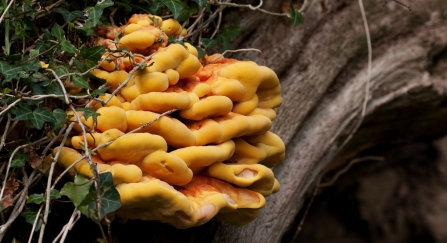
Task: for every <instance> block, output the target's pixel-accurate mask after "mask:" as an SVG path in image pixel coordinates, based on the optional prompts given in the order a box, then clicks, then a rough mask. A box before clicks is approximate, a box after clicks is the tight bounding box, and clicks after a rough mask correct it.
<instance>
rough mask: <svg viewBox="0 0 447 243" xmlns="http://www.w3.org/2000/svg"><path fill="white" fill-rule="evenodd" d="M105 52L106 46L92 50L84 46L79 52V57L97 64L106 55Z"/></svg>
mask: <svg viewBox="0 0 447 243" xmlns="http://www.w3.org/2000/svg"><path fill="white" fill-rule="evenodd" d="M105 51H106V47H105V46H95V47H92V48H88V47H86V46H83V47H82V48H81V50H80V52H79V56H80V57H81V58H84V59H87V60H91V61H94V62H97V61H98V60H99V59H101V57H102V54H104V52H105Z"/></svg>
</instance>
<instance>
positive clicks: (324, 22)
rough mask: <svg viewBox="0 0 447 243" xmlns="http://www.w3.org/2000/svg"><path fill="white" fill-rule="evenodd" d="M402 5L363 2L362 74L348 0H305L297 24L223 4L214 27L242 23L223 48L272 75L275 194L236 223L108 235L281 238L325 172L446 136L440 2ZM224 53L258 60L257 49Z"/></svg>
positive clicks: (286, 237)
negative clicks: (278, 95) (279, 156)
mask: <svg viewBox="0 0 447 243" xmlns="http://www.w3.org/2000/svg"><path fill="white" fill-rule="evenodd" d="M405 3H406V4H408V5H410V6H411V9H412V10H413V13H411V12H410V11H409V10H408V9H407V8H406V7H404V6H402V5H400V4H398V3H397V2H394V1H391V0H388V1H386V0H384V1H383V2H382V1H364V2H363V4H364V5H365V11H366V17H367V19H368V24H369V33H370V35H371V41H372V49H373V52H372V57H373V59H372V70H371V76H370V78H368V61H367V60H368V58H367V57H368V51H367V50H368V49H367V39H366V36H365V29H364V26H363V21H362V17H361V11H360V7H359V3H358V2H357V1H353V0H333V1H325V0H320V1H309V5H308V8H307V9H306V11H305V13H304V24H301V25H299V26H298V27H292V26H291V24H290V20H289V19H286V18H283V17H276V16H270V15H266V14H263V13H260V12H257V11H252V10H250V9H248V8H233V9H227V10H226V12H225V15H224V23H225V24H228V25H239V26H241V28H242V33H241V34H240V35H239V36H238V37H236V38H235V39H234V42H233V45H232V49H237V48H257V49H259V50H261V51H262V53H263V54H262V56H263V58H264V59H265V62H266V65H267V66H269V67H270V68H272V69H273V70H274V71H275V72H276V73H277V74H278V76H279V78H280V80H281V85H282V95H283V98H284V100H283V105H282V106H281V107H280V108H279V110H278V117H277V119H276V120H275V121H274V126H273V131H274V132H275V133H277V134H278V135H279V136H280V137H281V138H282V139H283V140H284V142H285V144H286V145H287V156H286V159H285V160H284V161H283V162H282V163H281V164H279V165H277V166H276V167H275V168H274V172H275V175H276V178H278V180H279V181H280V183H281V190H280V191H279V192H278V193H276V194H274V195H271V196H270V197H268V198H267V204H266V206H265V208H264V209H263V210H262V212H261V213H260V215H259V216H258V218H257V219H256V220H254V221H253V222H252V223H250V224H248V225H246V226H243V227H235V226H232V225H229V224H226V223H222V222H220V221H218V220H212V221H211V222H209V223H207V224H205V225H203V226H200V227H197V228H193V229H188V230H177V229H175V228H173V227H171V226H168V225H164V224H161V223H156V222H141V221H132V222H128V223H126V224H125V225H123V226H119V227H116V228H115V229H116V231H115V232H114V233H115V234H116V237H117V238H116V239H117V241H119V242H132V241H133V242H136V239H142V237H143V235H144V239H147V241H148V242H238V243H245V242H247V243H248V242H280V241H283V242H290V241H292V239H293V238H294V236H295V233H296V230H297V227H298V226H299V224H300V222H301V217H302V214H303V213H301V214H299V212H300V210H301V209H302V208H303V205H307V204H306V203H305V200H306V199H307V198H309V196H310V195H311V194H312V192H313V191H315V188H316V187H317V186H318V185H320V184H324V183H326V182H328V181H330V178H326V177H324V175H325V174H327V175H330V176H335V175H336V174H337V172H338V171H340V170H342V169H343V168H344V167H346V165H347V164H348V163H350V161H351V162H352V160H353V159H354V158H356V157H357V156H359V155H360V154H361V153H362V152H363V151H366V150H367V149H369V148H371V147H374V146H377V145H379V144H398V143H411V142H414V141H420V140H424V139H434V138H436V137H440V136H442V135H444V134H446V133H447V126H446V124H447V96H446V94H447V13H446V11H445V9H444V8H443V7H442V6H444V7H445V0H433V1H416V0H406V1H405ZM254 4H257V3H254ZM263 8H265V9H267V10H270V11H272V12H281V11H282V10H281V8H282V3H281V2H279V1H268V2H267V1H266V2H265V4H264V6H263ZM234 56H235V57H237V58H238V59H251V60H255V61H257V62H258V63H259V64H262V63H263V59H262V58H261V57H260V56H259V53H257V52H243V53H237V54H235V55H234ZM368 82H369V83H368ZM367 83H368V84H367ZM367 88H369V89H368V91H366V90H367ZM365 95H366V96H367V103H366V106H365V107H364V100H365ZM363 113H364V116H363V115H362V114H363ZM360 124H361V125H360ZM359 125H360V127H359ZM357 128H358V129H357ZM330 176H327V177H330ZM297 216H298V217H297ZM114 227H115V225H114ZM130 239H135V240H130Z"/></svg>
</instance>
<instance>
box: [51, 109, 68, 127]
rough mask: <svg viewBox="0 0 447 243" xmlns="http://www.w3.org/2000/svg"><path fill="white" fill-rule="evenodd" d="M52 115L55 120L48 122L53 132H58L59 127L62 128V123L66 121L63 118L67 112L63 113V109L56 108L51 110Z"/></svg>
mask: <svg viewBox="0 0 447 243" xmlns="http://www.w3.org/2000/svg"><path fill="white" fill-rule="evenodd" d="M53 116H54V119H56V121H55V122H50V127H51V128H52V130H53V131H54V132H55V133H59V131H60V129H61V128H62V125H63V124H64V123H65V122H67V121H66V120H65V119H66V117H67V113H65V111H64V110H62V109H60V108H56V109H54V110H53Z"/></svg>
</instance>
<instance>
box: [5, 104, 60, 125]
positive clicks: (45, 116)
mask: <svg viewBox="0 0 447 243" xmlns="http://www.w3.org/2000/svg"><path fill="white" fill-rule="evenodd" d="M14 113H15V115H16V119H17V120H20V121H29V122H30V125H31V128H36V129H39V130H40V129H42V127H43V124H44V123H45V122H55V121H56V119H55V118H54V116H53V114H52V113H51V111H50V110H49V109H48V108H46V107H37V108H36V109H35V110H34V111H31V109H30V107H29V106H21V107H19V108H17V109H16V110H15V111H14Z"/></svg>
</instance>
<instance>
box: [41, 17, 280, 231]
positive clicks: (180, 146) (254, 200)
mask: <svg viewBox="0 0 447 243" xmlns="http://www.w3.org/2000/svg"><path fill="white" fill-rule="evenodd" d="M98 35H99V37H98V42H97V44H98V45H105V46H106V47H107V48H108V50H113V52H109V53H105V54H104V55H105V56H108V57H109V58H111V59H113V60H110V59H109V61H105V62H103V63H102V65H101V66H100V67H99V68H97V69H94V70H93V71H92V72H91V73H92V75H94V76H96V77H97V78H99V79H103V80H105V82H106V83H107V85H108V87H109V89H108V92H109V93H106V94H104V95H101V96H99V97H98V100H97V101H96V102H94V103H93V104H92V105H91V106H90V108H92V109H95V110H96V112H97V113H99V114H100V116H98V117H97V120H96V122H94V121H93V118H92V117H89V118H88V119H85V118H84V117H83V116H82V113H79V114H78V115H81V116H80V121H78V120H77V119H76V116H71V122H75V123H76V124H75V126H74V132H72V134H71V144H70V143H69V144H66V146H65V147H62V149H61V151H60V153H59V155H58V157H57V158H56V157H54V156H56V155H57V154H58V151H59V148H58V147H57V148H54V150H53V151H52V153H51V154H50V155H49V159H48V160H50V161H51V160H52V159H54V160H56V161H57V163H58V165H59V166H61V167H62V168H67V167H69V166H71V165H72V164H73V163H74V162H76V161H77V160H79V159H80V158H81V157H82V151H83V148H85V147H87V148H90V149H93V148H96V147H98V146H102V147H101V148H100V149H98V150H97V153H96V155H94V156H92V161H93V163H97V165H98V167H99V171H100V172H111V173H112V175H113V183H114V185H115V187H116V189H117V190H118V192H119V194H120V200H121V207H120V208H119V209H118V210H116V211H115V212H113V213H111V214H109V218H116V219H119V220H122V221H125V220H129V219H141V220H158V221H161V222H165V223H168V224H171V225H173V226H175V227H177V228H189V227H194V226H198V225H201V224H204V223H206V222H207V221H209V220H210V219H211V218H213V217H215V216H217V217H218V218H220V219H221V220H224V221H227V222H230V223H232V224H235V225H244V224H247V223H249V222H250V221H252V220H254V219H255V218H256V216H257V215H258V213H259V211H260V210H261V208H262V207H264V205H265V198H264V197H266V196H269V195H271V194H272V193H275V192H277V191H278V190H279V187H280V186H279V182H278V180H277V179H276V178H275V176H274V174H273V172H272V169H271V168H272V167H273V166H275V164H277V163H279V162H281V161H282V160H283V159H284V156H285V146H284V143H283V142H282V140H281V139H280V138H279V137H278V136H277V135H275V134H274V133H273V132H271V131H269V130H270V128H271V125H272V120H273V119H275V116H276V109H277V107H279V106H280V105H281V101H282V100H281V96H280V93H281V87H280V83H279V80H278V77H277V75H276V74H275V73H274V72H273V71H272V70H271V69H269V68H268V67H265V66H259V65H257V64H256V63H254V62H251V61H238V60H235V59H229V58H224V57H223V56H222V55H220V54H214V55H211V56H205V57H203V58H201V59H199V58H198V52H197V49H196V48H195V47H193V46H192V45H190V44H188V43H187V44H185V45H181V44H169V43H168V36H172V37H174V38H176V37H179V36H184V35H186V30H185V29H184V28H182V26H181V25H180V24H179V23H178V22H177V21H176V20H174V19H168V20H162V19H161V18H160V17H158V16H152V15H137V14H136V15H134V16H132V18H131V19H130V20H129V22H128V23H127V24H126V25H124V26H121V27H117V28H111V27H108V28H103V29H100V31H99V32H98ZM118 37H119V38H118ZM123 48H125V49H126V50H127V51H130V52H132V53H134V54H138V55H126V54H125V53H124V52H120V49H123ZM149 55H151V57H150V58H148V57H149ZM143 60H147V61H145V62H144V63H143ZM137 66H140V68H139V69H138V70H137V71H136V72H134V74H133V75H130V74H129V73H130V72H131V71H132V70H133V69H134V68H136V67H137ZM106 100H108V103H107V104H105V102H104V101H106ZM100 101H102V102H100ZM173 109H175V110H176V111H175V112H173V113H171V114H169V115H164V116H160V114H161V113H164V112H167V111H170V110H173ZM67 113H69V114H72V115H73V112H71V111H67ZM155 119H158V120H157V121H155V122H153V121H154V120H155ZM151 122H153V123H152V124H150V125H147V124H148V123H151ZM81 123H82V124H81ZM145 124H146V125H145ZM81 126H84V128H85V129H84V130H86V131H88V132H87V133H86V134H83V132H82V131H83V129H82V127H81ZM135 129H137V130H136V131H133V130H135ZM130 131H132V132H131V133H129V132H130ZM107 143H110V144H108V145H107V146H103V145H104V144H107ZM68 172H69V174H70V175H72V176H74V175H75V174H78V175H82V176H84V177H87V178H91V177H92V176H93V173H92V171H91V167H90V165H89V162H88V161H87V159H82V160H80V161H79V162H78V163H77V164H76V165H74V166H72V168H71V169H70V170H69V171H68Z"/></svg>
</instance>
